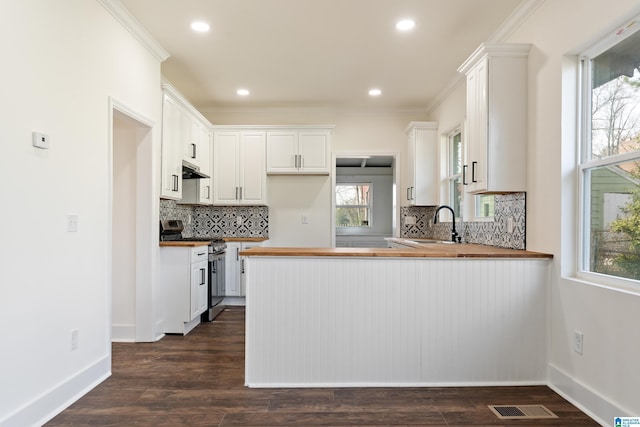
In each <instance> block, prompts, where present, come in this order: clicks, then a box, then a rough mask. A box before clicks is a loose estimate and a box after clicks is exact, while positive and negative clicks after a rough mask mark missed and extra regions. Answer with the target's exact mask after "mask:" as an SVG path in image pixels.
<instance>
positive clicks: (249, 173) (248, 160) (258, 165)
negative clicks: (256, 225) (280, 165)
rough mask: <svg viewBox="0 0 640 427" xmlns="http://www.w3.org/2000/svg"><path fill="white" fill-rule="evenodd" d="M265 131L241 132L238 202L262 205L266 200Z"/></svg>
mask: <svg viewBox="0 0 640 427" xmlns="http://www.w3.org/2000/svg"><path fill="white" fill-rule="evenodd" d="M265 144H266V134H265V132H243V133H242V135H241V143H240V165H239V173H240V179H239V182H240V188H241V190H240V191H241V194H240V203H241V204H245V205H263V204H266V202H267V197H266V193H267V174H266V172H265V150H266V145H265Z"/></svg>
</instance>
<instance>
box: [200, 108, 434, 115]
mask: <svg viewBox="0 0 640 427" xmlns="http://www.w3.org/2000/svg"><path fill="white" fill-rule="evenodd" d="M198 110H199V111H201V112H202V113H208V114H215V113H221V114H223V113H224V114H228V113H236V114H274V113H276V114H292V113H300V112H303V113H306V114H322V113H324V114H327V113H329V114H347V115H354V116H367V115H376V114H380V115H393V114H398V115H406V114H420V115H424V114H425V113H426V112H427V111H426V110H425V109H424V108H339V107H314V106H304V107H199V108H198Z"/></svg>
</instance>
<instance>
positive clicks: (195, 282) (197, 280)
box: [186, 261, 208, 322]
mask: <svg viewBox="0 0 640 427" xmlns="http://www.w3.org/2000/svg"><path fill="white" fill-rule="evenodd" d="M207 283H208V278H207V261H200V262H196V263H193V264H192V265H191V289H190V291H191V293H190V308H189V316H190V318H189V319H188V320H186V321H187V322H189V321H191V319H193V318H195V317H196V316H199V315H200V314H201V313H203V312H204V310H205V309H206V302H207Z"/></svg>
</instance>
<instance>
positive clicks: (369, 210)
mask: <svg viewBox="0 0 640 427" xmlns="http://www.w3.org/2000/svg"><path fill="white" fill-rule="evenodd" d="M350 185H351V186H363V185H367V186H369V191H368V197H367V204H366V205H340V204H338V197H337V195H336V194H334V197H335V200H336V207H335V216H336V229H339V230H363V229H371V228H372V227H373V182H371V181H366V182H353V181H345V182H336V186H335V189H334V192H337V191H338V187H341V186H343V187H344V186H350ZM340 208H346V209H362V208H364V209H366V210H367V218H369V221H368V224H367V225H355V226H348V227H345V226H340V225H338V224H337V218H338V209H340Z"/></svg>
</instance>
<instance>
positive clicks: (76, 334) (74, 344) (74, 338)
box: [71, 329, 80, 351]
mask: <svg viewBox="0 0 640 427" xmlns="http://www.w3.org/2000/svg"><path fill="white" fill-rule="evenodd" d="M79 340H80V331H78V330H77V329H74V330H73V331H71V351H74V350H77V349H78V346H79V345H80V341H79Z"/></svg>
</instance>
